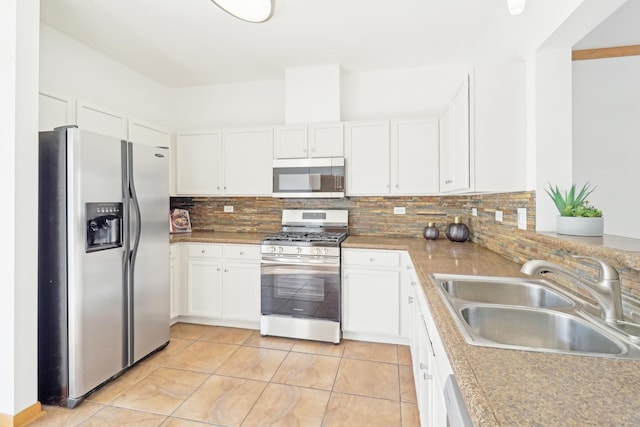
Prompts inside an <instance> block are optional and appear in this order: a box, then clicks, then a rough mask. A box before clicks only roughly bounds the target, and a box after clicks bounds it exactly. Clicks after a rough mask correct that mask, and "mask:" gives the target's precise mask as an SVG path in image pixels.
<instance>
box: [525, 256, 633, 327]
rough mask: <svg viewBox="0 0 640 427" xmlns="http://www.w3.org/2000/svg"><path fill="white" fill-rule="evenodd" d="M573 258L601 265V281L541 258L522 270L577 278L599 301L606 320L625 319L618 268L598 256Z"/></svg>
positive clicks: (532, 261) (614, 321) (527, 263)
mask: <svg viewBox="0 0 640 427" xmlns="http://www.w3.org/2000/svg"><path fill="white" fill-rule="evenodd" d="M573 258H577V259H586V260H589V261H594V262H596V263H598V264H599V267H600V281H599V282H598V283H592V282H588V281H587V280H586V279H585V278H584V277H582V276H580V275H579V274H577V273H576V272H574V271H572V270H569V269H567V268H565V267H561V266H559V265H557V264H554V263H552V262H549V261H544V260H539V259H534V260H531V261H527V262H525V263H524V265H523V266H522V268H521V269H520V271H521V272H522V273H524V274H528V275H530V276H532V275H534V274H543V273H555V274H559V275H561V276H564V277H565V278H568V279H570V280H575V284H576V285H577V286H579V287H581V288H583V289H585V290H586V291H588V292H589V293H590V294H591V295H592V296H593V297H594V298H595V300H596V301H597V302H598V304H599V305H600V310H601V311H602V317H603V318H604V321H605V322H607V323H613V324H615V323H616V322H617V321H622V320H624V316H623V312H622V296H621V294H620V278H619V276H618V272H617V271H616V269H615V268H613V267H611V266H610V265H609V264H606V263H605V262H604V261H602V260H600V259H598V258H592V257H586V256H578V255H573Z"/></svg>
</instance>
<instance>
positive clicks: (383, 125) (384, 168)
mask: <svg viewBox="0 0 640 427" xmlns="http://www.w3.org/2000/svg"><path fill="white" fill-rule="evenodd" d="M344 133H345V153H344V157H345V163H346V164H345V167H346V170H347V192H346V193H347V195H348V196H367V195H380V194H388V193H389V190H390V184H389V154H390V141H389V122H387V121H381V122H352V123H345V128H344Z"/></svg>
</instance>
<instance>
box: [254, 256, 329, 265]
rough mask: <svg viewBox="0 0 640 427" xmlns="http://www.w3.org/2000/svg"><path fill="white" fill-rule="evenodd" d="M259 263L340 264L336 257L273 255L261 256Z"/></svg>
mask: <svg viewBox="0 0 640 427" xmlns="http://www.w3.org/2000/svg"><path fill="white" fill-rule="evenodd" d="M260 263H261V264H263V265H264V264H273V265H282V264H294V265H312V266H318V265H324V266H327V267H332V266H335V267H339V266H340V258H339V257H336V258H335V260H334V259H333V258H308V257H307V258H304V259H302V258H292V257H286V258H285V257H274V258H262V259H261V261H260Z"/></svg>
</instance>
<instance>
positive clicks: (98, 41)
mask: <svg viewBox="0 0 640 427" xmlns="http://www.w3.org/2000/svg"><path fill="white" fill-rule="evenodd" d="M40 7H41V21H42V22H43V23H45V24H47V25H49V26H51V27H53V28H55V29H57V30H58V31H61V32H63V33H65V34H67V35H68V36H70V37H73V38H75V39H77V40H79V41H81V42H83V43H85V44H87V45H88V46H90V47H92V48H94V49H96V50H98V51H100V52H102V53H104V54H105V55H107V56H109V57H111V58H113V59H115V60H116V61H118V62H121V63H123V64H126V65H127V66H128V67H130V68H132V69H134V70H136V71H138V72H139V73H142V74H144V75H146V76H148V77H149V78H151V79H153V80H155V81H157V82H159V83H161V84H163V85H165V86H167V87H183V86H194V85H206V84H216V83H227V82H240V81H252V80H269V79H281V78H283V77H284V70H285V68H287V67H300V66H310V65H323V64H340V65H341V66H342V67H343V68H344V69H346V70H375V69H385V68H404V67H415V66H420V65H436V64H444V63H447V64H451V63H459V62H465V61H466V60H467V59H468V58H469V57H470V56H471V53H472V50H473V47H474V41H475V40H477V39H479V38H480V35H481V34H482V33H483V32H484V30H485V28H486V26H487V22H489V20H490V18H491V17H492V15H493V14H494V13H495V12H496V9H497V8H504V13H505V14H506V13H507V12H506V10H507V5H506V1H505V0H481V1H478V0H446V1H443V0H276V5H275V13H274V15H273V18H272V19H271V20H270V21H267V22H266V23H263V24H252V23H247V22H244V21H241V20H238V19H236V18H233V17H232V16H230V15H228V14H227V13H225V12H223V11H222V10H221V9H220V8H218V7H217V6H215V5H214V4H213V3H211V2H210V0H42V1H41V6H40Z"/></svg>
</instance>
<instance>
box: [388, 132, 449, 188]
mask: <svg viewBox="0 0 640 427" xmlns="http://www.w3.org/2000/svg"><path fill="white" fill-rule="evenodd" d="M438 141H439V135H438V120H437V119H424V120H403V121H392V122H391V194H397V195H421V194H436V193H438V187H439V176H440V175H439V169H440V168H439V164H440V161H439V154H438V153H439V149H438Z"/></svg>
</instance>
